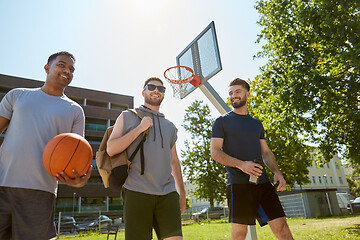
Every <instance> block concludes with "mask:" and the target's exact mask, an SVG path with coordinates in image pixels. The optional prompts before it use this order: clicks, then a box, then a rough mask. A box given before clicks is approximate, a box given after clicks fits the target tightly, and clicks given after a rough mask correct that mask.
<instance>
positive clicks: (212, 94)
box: [199, 81, 257, 240]
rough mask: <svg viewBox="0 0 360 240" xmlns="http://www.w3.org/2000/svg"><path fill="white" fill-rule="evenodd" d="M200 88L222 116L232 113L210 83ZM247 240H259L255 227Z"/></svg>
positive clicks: (247, 236)
mask: <svg viewBox="0 0 360 240" xmlns="http://www.w3.org/2000/svg"><path fill="white" fill-rule="evenodd" d="M199 88H200V90H201V91H202V92H203V93H204V94H205V96H206V97H207V98H208V99H209V100H210V102H211V103H212V104H213V105H214V107H215V108H216V109H217V110H218V111H219V112H220V113H221V114H226V113H227V112H230V111H231V109H230V107H229V106H228V105H227V104H226V103H225V102H224V100H223V99H222V98H221V97H220V96H219V94H218V93H217V92H216V91H215V89H214V88H213V87H212V86H211V85H210V83H209V82H208V81H207V82H205V83H204V84H202V85H201V86H199ZM245 240H257V236H256V228H255V225H248V233H247V235H246V238H245Z"/></svg>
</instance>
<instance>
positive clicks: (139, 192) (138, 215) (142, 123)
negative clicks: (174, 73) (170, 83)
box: [107, 77, 186, 240]
mask: <svg viewBox="0 0 360 240" xmlns="http://www.w3.org/2000/svg"><path fill="white" fill-rule="evenodd" d="M142 95H143V97H144V105H142V106H140V107H139V108H137V110H138V111H141V112H142V113H143V114H144V118H143V119H142V120H140V119H139V118H138V117H137V116H136V115H135V114H134V113H132V112H130V111H124V112H122V113H121V114H120V116H119V117H118V118H117V120H116V122H115V125H114V130H113V132H112V134H111V136H110V138H109V140H108V143H107V152H108V154H109V155H110V156H113V155H115V154H118V153H121V152H122V151H124V150H127V154H128V157H129V156H130V155H131V154H132V153H133V152H134V151H135V149H136V147H137V146H138V144H139V142H140V141H141V139H142V134H141V133H142V132H144V131H145V130H147V129H149V134H148V136H147V138H146V140H145V142H144V146H143V148H144V158H145V160H144V163H145V164H144V166H143V169H142V166H141V157H140V155H141V154H140V153H137V154H136V156H135V158H134V159H133V161H132V163H131V165H130V169H129V175H128V178H127V179H126V182H125V184H124V188H125V198H124V218H125V239H128V240H129V239H131V240H133V239H144V240H145V239H151V238H152V228H153V227H154V229H155V231H156V234H157V236H158V238H159V239H182V231H181V214H183V213H184V211H185V208H186V200H185V188H184V183H183V179H182V173H181V166H180V161H179V158H178V155H177V152H176V145H175V142H176V140H177V129H176V127H175V125H174V124H173V123H172V122H170V121H169V120H167V119H166V118H165V116H164V114H162V113H160V112H159V109H160V104H161V102H162V100H163V99H164V96H165V87H164V86H163V82H162V81H161V79H159V78H156V77H152V78H149V79H147V80H146V81H145V84H144V89H143V91H142ZM142 170H143V171H142ZM175 186H176V187H175Z"/></svg>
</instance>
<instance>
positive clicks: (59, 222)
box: [57, 212, 61, 238]
mask: <svg viewBox="0 0 360 240" xmlns="http://www.w3.org/2000/svg"><path fill="white" fill-rule="evenodd" d="M60 224H61V212H59V221H58V233H57V234H58V236H57V238H59V236H60V230H61V229H60Z"/></svg>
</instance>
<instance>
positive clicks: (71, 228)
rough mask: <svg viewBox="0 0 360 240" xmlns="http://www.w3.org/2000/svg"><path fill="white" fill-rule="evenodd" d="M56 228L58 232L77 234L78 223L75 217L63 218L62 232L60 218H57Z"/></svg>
mask: <svg viewBox="0 0 360 240" xmlns="http://www.w3.org/2000/svg"><path fill="white" fill-rule="evenodd" d="M55 227H56V231H57V232H75V230H76V221H75V219H74V218H73V217H70V216H61V221H60V231H59V229H58V227H59V217H56V218H55Z"/></svg>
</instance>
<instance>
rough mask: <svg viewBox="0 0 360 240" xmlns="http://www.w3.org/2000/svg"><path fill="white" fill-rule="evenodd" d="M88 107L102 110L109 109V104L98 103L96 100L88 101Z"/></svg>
mask: <svg viewBox="0 0 360 240" xmlns="http://www.w3.org/2000/svg"><path fill="white" fill-rule="evenodd" d="M86 105H87V106H95V107H101V108H108V103H107V102H98V101H94V100H89V99H86Z"/></svg>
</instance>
